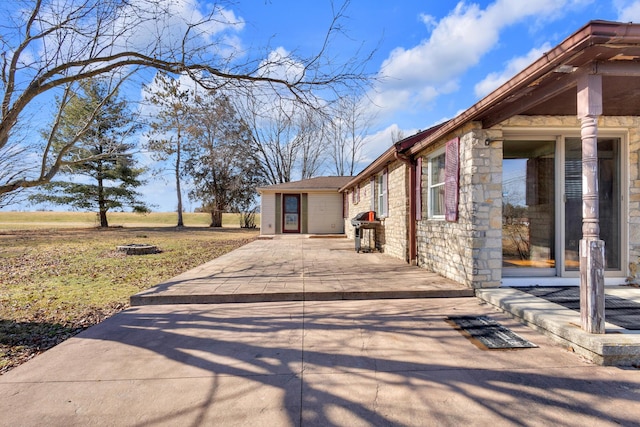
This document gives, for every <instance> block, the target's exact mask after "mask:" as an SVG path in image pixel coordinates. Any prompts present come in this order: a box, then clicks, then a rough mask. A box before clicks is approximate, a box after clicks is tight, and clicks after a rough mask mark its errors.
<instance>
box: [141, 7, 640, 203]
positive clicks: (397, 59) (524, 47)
mask: <svg viewBox="0 0 640 427" xmlns="http://www.w3.org/2000/svg"><path fill="white" fill-rule="evenodd" d="M335 1H336V2H339V0H335ZM186 3H187V4H188V5H189V7H194V8H197V7H199V4H198V2H197V0H186ZM334 6H335V5H334ZM331 8H332V3H331V2H330V1H329V0H313V1H310V0H307V1H300V0H296V1H293V0H244V1H239V2H237V3H235V4H234V5H233V7H232V8H230V12H232V13H233V14H234V16H235V17H236V18H237V19H238V20H240V22H241V23H242V25H239V26H237V27H236V28H235V29H234V30H233V31H232V32H231V33H232V34H231V36H232V38H233V40H234V43H236V44H237V46H238V47H240V48H241V49H243V50H245V51H247V52H254V53H262V52H265V51H268V50H275V49H284V50H286V51H289V52H296V53H298V54H300V55H303V56H304V55H305V54H310V53H312V52H314V51H316V50H317V48H318V46H320V44H321V43H322V41H323V39H324V36H325V33H326V29H327V27H328V25H329V24H330V21H331V16H332V9H331ZM185 13H188V10H185ZM595 19H604V20H612V21H622V22H629V21H633V22H640V0H636V1H631V0H604V1H602V0H496V1H461V2H455V1H446V0H442V1H415V0H397V1H391V0H353V1H351V3H350V4H349V7H348V9H347V10H346V11H345V17H344V20H343V21H341V25H342V26H343V28H344V34H343V35H342V36H339V37H337V38H336V39H335V40H333V42H332V45H331V51H330V55H331V56H333V57H335V58H336V60H340V59H341V58H342V59H345V58H348V57H350V56H351V55H352V54H353V53H355V52H357V51H358V49H359V50H360V51H361V52H370V51H372V50H375V54H374V56H373V58H372V60H371V61H370V62H369V63H368V65H367V67H368V69H367V72H368V73H370V74H372V75H375V76H377V77H379V78H380V81H379V82H377V83H375V84H374V87H373V88H371V91H370V92H369V94H368V97H369V99H370V100H371V106H372V108H373V109H375V110H376V118H375V120H373V121H372V122H371V123H370V127H369V133H370V135H369V137H368V138H367V144H366V146H365V151H366V158H367V160H369V161H371V160H373V159H375V157H377V156H378V155H379V154H381V153H382V152H383V151H384V150H385V149H386V148H388V147H389V146H390V144H391V132H392V131H395V130H398V129H399V130H402V131H403V133H404V135H405V136H409V135H411V134H412V133H414V132H415V131H417V130H419V129H425V128H428V127H430V126H432V125H434V124H436V123H439V122H441V121H443V120H446V119H449V118H452V117H455V116H456V115H457V114H459V113H461V112H462V111H464V110H465V109H467V108H469V107H470V106H472V105H473V104H475V103H476V102H477V101H478V100H480V99H481V98H482V97H484V96H485V95H487V94H488V93H489V92H490V91H491V90H493V89H495V88H496V87H497V86H498V85H499V84H500V83H502V82H504V81H505V80H506V79H508V78H509V77H511V76H513V75H514V74H515V73H516V72H518V71H520V70H521V69H523V68H524V67H526V66H527V65H528V64H529V63H531V62H532V61H534V60H535V59H537V58H538V57H540V56H541V55H542V54H543V53H544V52H545V51H547V50H549V49H551V48H553V47H554V46H556V45H557V44H558V43H560V42H561V41H562V40H564V39H565V38H566V37H567V36H569V35H570V34H572V33H573V32H575V31H576V30H578V29H579V28H580V27H582V26H583V25H585V24H586V23H587V22H589V21H590V20H595ZM144 192H145V193H146V194H147V197H148V199H149V200H150V201H151V202H152V203H154V204H155V205H157V208H156V209H154V210H159V211H170V210H173V209H174V207H175V194H174V193H173V191H172V190H171V183H169V182H168V183H166V184H164V183H163V184H161V185H151V186H148V187H147V188H145V190H144ZM190 207H191V208H193V207H195V206H192V205H191V204H189V203H187V205H186V208H190Z"/></svg>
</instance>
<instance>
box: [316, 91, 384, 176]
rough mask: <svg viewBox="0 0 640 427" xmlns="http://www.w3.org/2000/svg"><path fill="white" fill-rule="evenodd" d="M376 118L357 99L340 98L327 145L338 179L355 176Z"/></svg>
mask: <svg viewBox="0 0 640 427" xmlns="http://www.w3.org/2000/svg"><path fill="white" fill-rule="evenodd" d="M372 120H373V117H372V116H371V114H370V113H368V112H367V110H366V109H365V108H364V105H363V104H362V103H361V101H360V100H358V98H357V97H356V96H355V95H350V96H345V97H343V98H341V99H340V100H339V101H338V102H337V104H336V106H335V107H334V109H333V111H332V118H331V120H330V122H329V124H328V127H329V130H328V132H327V145H328V146H329V156H330V158H331V160H332V161H333V166H334V167H335V172H336V174H337V175H348V176H353V175H355V172H356V168H357V166H358V163H359V162H360V161H361V160H362V149H363V147H364V144H365V136H366V135H367V133H368V132H369V124H370V123H371V122H372Z"/></svg>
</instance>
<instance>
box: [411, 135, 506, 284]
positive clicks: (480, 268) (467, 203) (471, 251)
mask: <svg viewBox="0 0 640 427" xmlns="http://www.w3.org/2000/svg"><path fill="white" fill-rule="evenodd" d="M459 136H460V186H459V202H458V221H457V222H447V221H445V220H436V219H429V218H428V217H427V214H428V206H427V200H428V161H427V159H428V157H429V155H430V154H431V153H432V152H433V151H435V150H438V149H440V148H442V147H443V145H444V144H445V143H446V141H448V140H450V139H451V138H453V137H454V135H450V136H449V137H447V138H444V139H443V140H442V141H440V142H439V143H438V144H435V145H434V146H433V148H430V149H428V150H425V151H424V152H423V153H420V155H421V156H423V172H422V214H423V215H422V218H421V220H420V221H418V226H417V245H418V265H419V266H421V267H424V268H427V269H429V270H432V271H434V272H436V273H438V274H440V275H442V276H444V277H447V278H449V279H452V280H455V281H457V282H459V283H462V284H465V285H467V286H470V287H495V286H499V285H500V278H501V277H500V274H501V265H502V143H501V142H500V141H495V142H493V143H491V144H490V145H485V139H486V138H487V137H488V136H489V134H488V133H487V132H486V131H485V130H482V129H480V125H479V124H478V123H475V124H471V125H470V126H468V127H467V128H466V129H462V131H461V132H460V134H459Z"/></svg>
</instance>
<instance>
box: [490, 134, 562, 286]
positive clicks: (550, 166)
mask: <svg viewBox="0 0 640 427" xmlns="http://www.w3.org/2000/svg"><path fill="white" fill-rule="evenodd" d="M555 146H556V144H555V140H554V141H533V140H528V141H505V142H504V153H503V154H504V160H503V164H502V170H503V180H502V262H503V268H504V269H505V270H507V272H509V270H511V271H510V272H511V273H512V274H514V275H529V274H530V275H554V274H555V267H556V250H555V234H556V228H555V182H556V179H555Z"/></svg>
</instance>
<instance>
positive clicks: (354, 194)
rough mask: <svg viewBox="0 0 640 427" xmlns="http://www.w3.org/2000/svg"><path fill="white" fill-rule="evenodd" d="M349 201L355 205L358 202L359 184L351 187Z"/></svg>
mask: <svg viewBox="0 0 640 427" xmlns="http://www.w3.org/2000/svg"><path fill="white" fill-rule="evenodd" d="M351 202H352V203H353V204H354V205H357V204H358V203H360V185H359V184H358V185H357V186H356V187H355V188H354V189H353V192H352V193H351Z"/></svg>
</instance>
